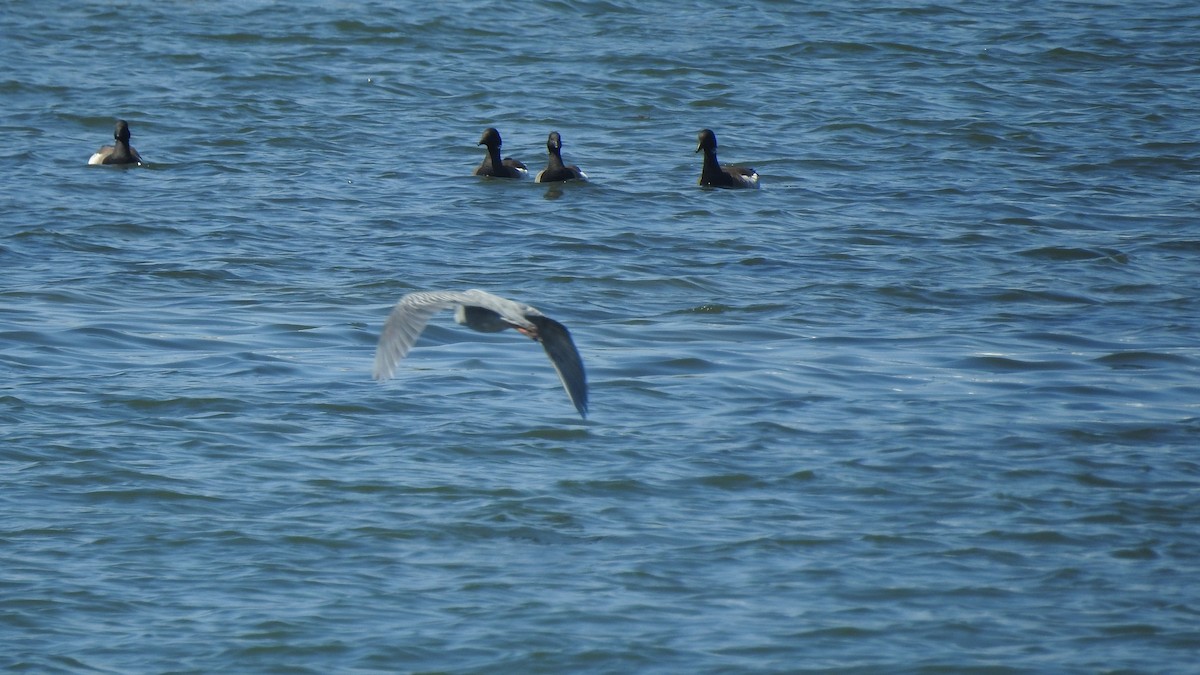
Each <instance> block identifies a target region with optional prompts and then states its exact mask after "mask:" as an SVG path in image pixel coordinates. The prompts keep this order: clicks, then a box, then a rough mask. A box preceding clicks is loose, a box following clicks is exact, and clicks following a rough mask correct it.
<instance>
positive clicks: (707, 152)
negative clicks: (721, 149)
mask: <svg viewBox="0 0 1200 675" xmlns="http://www.w3.org/2000/svg"><path fill="white" fill-rule="evenodd" d="M701 150H703V151H704V169H703V170H702V171H701V172H700V184H701V185H705V186H710V187H724V188H757V187H758V172H757V171H755V170H754V169H751V168H748V167H741V166H730V165H728V164H726V165H724V166H721V164H720V163H719V162H717V135H716V134H714V133H713V131H712V129H704V130H703V131H701V132H700V144H699V145H697V146H696V152H700V151H701Z"/></svg>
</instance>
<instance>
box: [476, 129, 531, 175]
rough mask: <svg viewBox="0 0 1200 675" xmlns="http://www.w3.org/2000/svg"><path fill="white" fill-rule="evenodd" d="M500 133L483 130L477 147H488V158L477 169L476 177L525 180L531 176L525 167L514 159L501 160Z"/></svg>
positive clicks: (492, 130) (493, 130)
mask: <svg viewBox="0 0 1200 675" xmlns="http://www.w3.org/2000/svg"><path fill="white" fill-rule="evenodd" d="M501 142H502V141H501V140H500V132H499V131H496V130H495V129H493V128H492V127H488V128H487V129H484V130H483V137H482V138H480V139H479V143H477V145H486V146H487V152H488V154H487V157H484V158H483V163H482V164H480V165H479V167H478V168H476V169H475V175H476V176H492V177H494V178H524V177H526V176H528V175H529V170H528V169H526V168H525V165H524V164H522V163H521V162H518V161H517V160H515V159H513V158H512V157H505V158H504V159H503V160H502V159H500V144H501Z"/></svg>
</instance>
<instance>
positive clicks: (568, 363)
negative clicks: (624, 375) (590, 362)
mask: <svg viewBox="0 0 1200 675" xmlns="http://www.w3.org/2000/svg"><path fill="white" fill-rule="evenodd" d="M527 318H528V319H529V320H530V321H531V322H533V323H534V324H535V325H536V326H537V329H538V335H539V336H540V337H541V342H542V347H543V348H544V349H545V350H546V356H549V357H550V363H552V364H554V370H555V371H557V372H558V379H560V380H562V384H563V389H565V390H567V396H568V397H570V399H571V403H574V404H575V409H576V410H578V411H579V414H580V416H581V417H583V418H584V419H587V409H588V391H587V373H586V372H584V370H583V359H582V358H580V357H579V350H577V349H575V342H574V341H573V340H572V339H571V332H570V331H568V330H567V327H566V326H564V325H562V324H561V323H559V322H557V321H555V320H554V319H551V318H548V317H545V316H530V317H527Z"/></svg>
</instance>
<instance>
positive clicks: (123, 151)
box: [88, 120, 142, 164]
mask: <svg viewBox="0 0 1200 675" xmlns="http://www.w3.org/2000/svg"><path fill="white" fill-rule="evenodd" d="M113 139H114V142H113V144H112V145H106V146H104V147H102V148H100V149H99V150H97V151H96V152H95V154H93V155H92V156H91V158H90V159H88V164H141V163H142V156H141V155H139V154H138V151H137V150H134V149H133V147H132V146H130V145H129V124H128V123H127V122H126V121H125V120H117V125H116V127H114V128H113Z"/></svg>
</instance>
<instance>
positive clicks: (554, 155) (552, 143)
mask: <svg viewBox="0 0 1200 675" xmlns="http://www.w3.org/2000/svg"><path fill="white" fill-rule="evenodd" d="M546 152H547V153H548V154H549V158H548V159H547V160H546V168H544V169H542V170H541V171H539V172H538V175H537V182H539V183H561V182H564V181H568V180H582V181H586V180H587V179H588V177H587V174H586V173H584V172H582V171H580V170H579V167H577V166H575V165H574V164H572V165H570V166H567V165H565V164H563V158H562V136H560V135H559V133H558V132H557V131H551V132H550V136H549V137H548V138H546Z"/></svg>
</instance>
